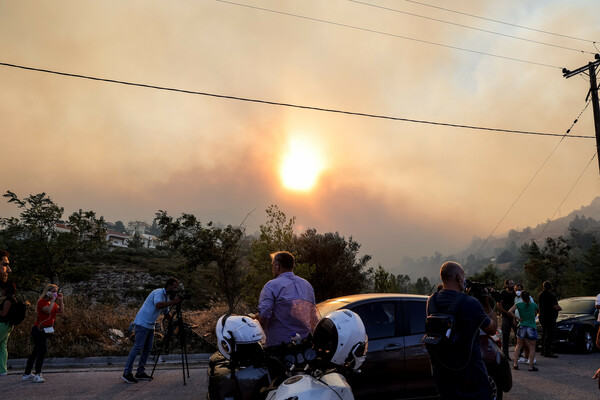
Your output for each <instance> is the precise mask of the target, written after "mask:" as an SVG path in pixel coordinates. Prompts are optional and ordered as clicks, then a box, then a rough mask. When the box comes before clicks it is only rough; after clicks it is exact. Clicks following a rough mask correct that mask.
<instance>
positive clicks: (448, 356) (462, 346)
mask: <svg viewBox="0 0 600 400" xmlns="http://www.w3.org/2000/svg"><path fill="white" fill-rule="evenodd" d="M459 296H464V300H463V301H462V304H461V305H460V306H459V307H458V309H455V312H454V318H455V321H456V322H455V329H456V330H455V332H456V335H455V336H453V337H452V338H451V339H453V341H454V346H452V347H445V348H444V349H437V348H433V347H431V346H429V347H428V349H427V350H428V352H429V355H430V358H431V365H432V367H433V376H434V379H435V382H436V386H437V388H438V392H439V393H440V395H441V398H442V399H454V398H459V399H487V398H489V397H490V394H489V381H488V375H487V370H486V368H485V364H484V363H483V359H482V357H481V343H480V338H479V329H480V328H482V329H483V328H486V327H487V326H488V325H489V324H490V323H491V320H490V318H489V317H488V315H487V314H486V313H485V311H484V310H483V306H482V305H481V303H479V301H478V300H477V299H475V298H474V297H471V296H467V295H466V294H464V293H460V292H457V291H455V290H442V291H440V292H438V293H437V294H435V295H433V296H431V297H430V298H429V301H428V302H427V315H429V314H430V310H429V309H430V307H429V303H430V302H431V301H432V298H435V304H436V307H437V312H438V313H446V312H447V311H448V309H449V308H450V307H451V306H452V304H453V303H454V302H455V301H456V300H457V299H458V297H459Z"/></svg>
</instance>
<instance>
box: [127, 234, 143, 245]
mask: <svg viewBox="0 0 600 400" xmlns="http://www.w3.org/2000/svg"><path fill="white" fill-rule="evenodd" d="M143 247H144V241H143V240H142V237H141V236H140V235H139V234H138V233H137V232H135V233H134V234H133V236H132V237H131V239H129V240H128V241H127V248H129V249H141V248H143Z"/></svg>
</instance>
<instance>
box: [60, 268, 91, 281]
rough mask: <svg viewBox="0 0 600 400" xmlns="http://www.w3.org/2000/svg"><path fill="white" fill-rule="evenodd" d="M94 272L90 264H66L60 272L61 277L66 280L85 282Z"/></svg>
mask: <svg viewBox="0 0 600 400" xmlns="http://www.w3.org/2000/svg"><path fill="white" fill-rule="evenodd" d="M94 272H95V270H94V267H92V266H90V265H73V266H67V267H65V270H64V272H63V274H62V278H63V280H65V281H66V282H85V281H89V280H90V279H91V278H92V276H93V275H94Z"/></svg>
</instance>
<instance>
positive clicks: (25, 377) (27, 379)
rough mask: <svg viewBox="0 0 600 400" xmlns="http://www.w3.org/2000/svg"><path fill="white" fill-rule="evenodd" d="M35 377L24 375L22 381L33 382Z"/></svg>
mask: <svg viewBox="0 0 600 400" xmlns="http://www.w3.org/2000/svg"><path fill="white" fill-rule="evenodd" d="M34 377H35V375H34V374H29V375H23V378H21V380H22V381H32V380H33V378H34Z"/></svg>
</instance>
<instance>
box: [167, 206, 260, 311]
mask: <svg viewBox="0 0 600 400" xmlns="http://www.w3.org/2000/svg"><path fill="white" fill-rule="evenodd" d="M156 220H157V221H158V226H159V227H160V229H161V230H162V234H161V239H162V240H164V241H166V242H167V243H168V245H169V246H170V247H171V248H172V249H174V250H176V251H177V252H179V253H180V254H181V255H182V256H183V257H184V259H185V266H184V270H185V272H186V277H187V279H188V283H190V282H192V280H193V278H194V275H195V272H196V271H197V270H198V269H199V268H200V269H201V270H202V272H203V273H204V274H203V276H204V277H205V278H206V279H208V280H209V282H208V283H210V284H212V287H214V288H216V289H217V290H218V293H216V296H217V297H219V298H223V299H224V300H225V301H226V302H227V306H228V307H229V313H233V312H235V309H236V307H237V305H238V304H239V302H240V300H241V299H242V298H243V297H244V296H245V295H246V290H247V289H246V286H245V281H246V276H247V273H248V269H249V266H248V263H247V260H246V258H245V257H244V254H243V253H242V251H243V250H245V251H247V249H245V248H244V242H245V240H244V239H245V231H244V229H242V228H240V227H234V226H231V225H228V226H226V227H216V226H213V223H212V222H209V223H208V224H207V225H206V227H204V226H202V223H201V222H200V221H199V220H198V219H197V218H196V217H195V216H194V215H193V214H182V216H181V217H179V218H177V219H173V217H171V216H169V215H168V214H167V212H166V211H162V210H159V212H157V213H156ZM192 283H193V282H192ZM204 286H206V285H204Z"/></svg>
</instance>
